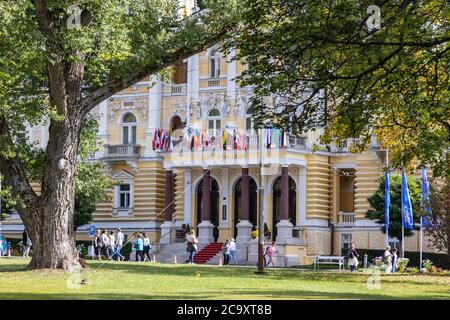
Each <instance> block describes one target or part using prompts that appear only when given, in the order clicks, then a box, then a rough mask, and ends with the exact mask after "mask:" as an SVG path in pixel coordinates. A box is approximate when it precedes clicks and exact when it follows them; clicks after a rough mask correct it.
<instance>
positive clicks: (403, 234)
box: [401, 167, 405, 258]
mask: <svg viewBox="0 0 450 320" xmlns="http://www.w3.org/2000/svg"><path fill="white" fill-rule="evenodd" d="M404 172H405V168H404V167H402V174H403V173H404ZM401 192H402V193H401V197H402V199H401V201H402V258H404V257H405V221H404V214H405V211H404V207H403V202H404V201H403V175H402V187H401Z"/></svg>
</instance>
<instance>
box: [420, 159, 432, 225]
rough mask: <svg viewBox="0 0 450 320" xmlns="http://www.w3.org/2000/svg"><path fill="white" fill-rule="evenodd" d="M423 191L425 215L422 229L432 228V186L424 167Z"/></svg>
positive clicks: (422, 174)
mask: <svg viewBox="0 0 450 320" xmlns="http://www.w3.org/2000/svg"><path fill="white" fill-rule="evenodd" d="M421 178H422V179H421V187H422V188H421V189H422V202H421V204H422V209H423V210H424V211H425V214H424V215H422V227H424V228H431V227H432V219H431V214H432V212H431V207H430V186H429V185H428V179H427V172H426V170H425V167H422V172H421Z"/></svg>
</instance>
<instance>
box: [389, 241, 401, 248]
mask: <svg viewBox="0 0 450 320" xmlns="http://www.w3.org/2000/svg"><path fill="white" fill-rule="evenodd" d="M389 246H390V247H391V250H392V249H397V250H399V249H400V240H398V239H397V238H389Z"/></svg>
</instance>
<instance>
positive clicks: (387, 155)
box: [384, 149, 389, 248]
mask: <svg viewBox="0 0 450 320" xmlns="http://www.w3.org/2000/svg"><path fill="white" fill-rule="evenodd" d="M386 172H387V173H388V175H387V177H389V149H386ZM385 183H386V182H385ZM384 197H387V195H384ZM384 210H385V211H386V210H389V208H387V209H386V208H384ZM388 245H389V224H387V225H386V236H385V238H384V247H385V248H387V246H388Z"/></svg>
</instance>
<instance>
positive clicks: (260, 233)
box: [256, 129, 265, 274]
mask: <svg viewBox="0 0 450 320" xmlns="http://www.w3.org/2000/svg"><path fill="white" fill-rule="evenodd" d="M258 149H259V160H258V162H259V186H258V271H257V272H256V273H258V274H264V273H265V272H264V210H263V203H264V200H263V196H264V195H263V192H264V186H263V174H262V170H263V165H262V150H263V139H262V129H258Z"/></svg>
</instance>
